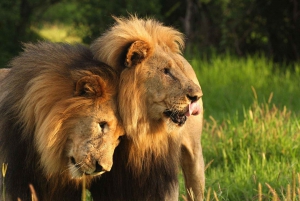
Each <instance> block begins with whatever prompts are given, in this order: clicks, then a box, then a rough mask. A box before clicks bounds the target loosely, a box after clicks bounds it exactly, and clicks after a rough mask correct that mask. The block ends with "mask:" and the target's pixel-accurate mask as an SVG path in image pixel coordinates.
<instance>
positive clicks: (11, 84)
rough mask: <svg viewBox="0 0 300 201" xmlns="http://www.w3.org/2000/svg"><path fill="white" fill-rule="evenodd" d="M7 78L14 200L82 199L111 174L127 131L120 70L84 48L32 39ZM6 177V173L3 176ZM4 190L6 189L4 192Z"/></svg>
mask: <svg viewBox="0 0 300 201" xmlns="http://www.w3.org/2000/svg"><path fill="white" fill-rule="evenodd" d="M10 67H11V70H10V71H9V72H8V74H7V75H6V76H5V77H4V78H3V80H2V81H1V83H0V84H1V91H0V94H1V100H0V114H1V119H0V153H1V155H0V164H2V163H7V164H8V168H7V173H6V176H5V187H6V188H5V189H4V190H5V193H6V196H7V198H6V199H7V200H17V198H18V197H19V198H21V200H31V195H30V190H29V184H32V185H33V186H34V188H35V191H36V193H37V196H38V198H39V200H70V201H74V200H81V185H82V184H81V183H82V176H83V175H85V177H86V183H87V185H89V184H90V183H91V182H92V180H93V178H96V176H97V175H100V174H102V173H104V172H105V171H110V169H111V167H112V164H113V153H114V149H115V148H116V146H117V145H118V144H119V137H120V136H121V135H123V134H124V130H123V127H122V126H121V124H120V123H119V122H120V121H119V117H118V113H117V105H116V97H115V96H116V92H117V91H116V90H117V87H116V86H117V83H118V82H119V80H118V77H117V74H116V73H115V72H114V70H113V69H111V68H110V67H109V66H107V65H105V64H103V63H101V62H99V61H95V60H93V55H92V54H91V51H90V50H89V48H86V47H84V46H81V45H76V46H71V45H68V44H53V43H46V42H41V43H38V44H35V45H34V44H26V45H25V50H24V52H23V53H22V54H21V55H20V56H18V57H16V58H15V59H13V60H12V61H11V63H10ZM2 179H3V178H2ZM1 192H2V191H1Z"/></svg>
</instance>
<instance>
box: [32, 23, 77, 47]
mask: <svg viewBox="0 0 300 201" xmlns="http://www.w3.org/2000/svg"><path fill="white" fill-rule="evenodd" d="M31 29H32V30H33V31H34V32H36V33H37V34H38V35H40V36H41V37H42V38H44V39H45V40H49V41H52V42H66V43H81V42H82V39H81V38H80V37H79V36H77V35H76V34H75V33H74V27H72V26H63V25H51V24H49V25H43V26H42V27H41V28H37V27H32V28H31Z"/></svg>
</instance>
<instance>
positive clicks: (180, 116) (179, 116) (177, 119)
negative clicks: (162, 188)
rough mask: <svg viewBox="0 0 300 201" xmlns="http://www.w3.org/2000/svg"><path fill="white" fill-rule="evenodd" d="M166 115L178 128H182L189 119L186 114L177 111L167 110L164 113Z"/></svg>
mask: <svg viewBox="0 0 300 201" xmlns="http://www.w3.org/2000/svg"><path fill="white" fill-rule="evenodd" d="M164 115H166V116H167V117H168V118H170V119H171V120H172V121H173V122H174V123H175V124H177V125H178V126H182V125H183V124H184V123H185V121H186V119H187V117H186V116H185V114H184V113H180V112H179V111H177V110H169V109H166V110H165V111H164Z"/></svg>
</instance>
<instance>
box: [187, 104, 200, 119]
mask: <svg viewBox="0 0 300 201" xmlns="http://www.w3.org/2000/svg"><path fill="white" fill-rule="evenodd" d="M199 113H200V105H199V103H198V102H194V103H190V104H189V110H188V111H187V112H186V113H185V116H187V117H188V116H191V115H198V114H199Z"/></svg>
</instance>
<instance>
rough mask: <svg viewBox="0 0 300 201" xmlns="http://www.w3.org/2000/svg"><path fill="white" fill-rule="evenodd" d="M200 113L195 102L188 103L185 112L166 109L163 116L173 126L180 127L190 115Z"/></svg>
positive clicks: (198, 106)
mask: <svg viewBox="0 0 300 201" xmlns="http://www.w3.org/2000/svg"><path fill="white" fill-rule="evenodd" d="M199 113H200V105H199V103H197V102H193V103H190V104H189V105H188V106H187V108H186V109H185V111H183V112H181V111H178V110H175V109H173V110H172V109H166V110H165V111H164V115H165V116H167V117H168V118H170V119H171V120H172V121H173V122H174V123H175V124H177V125H179V126H182V125H183V124H184V123H185V122H186V120H187V117H189V116H191V115H198V114H199Z"/></svg>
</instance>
